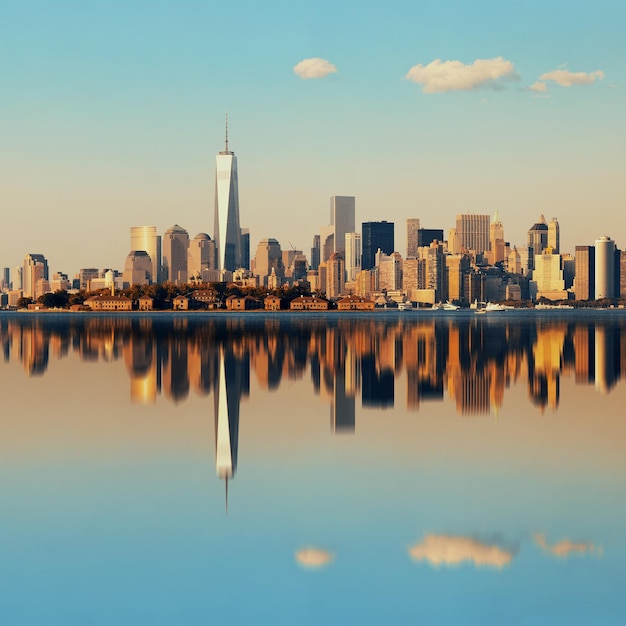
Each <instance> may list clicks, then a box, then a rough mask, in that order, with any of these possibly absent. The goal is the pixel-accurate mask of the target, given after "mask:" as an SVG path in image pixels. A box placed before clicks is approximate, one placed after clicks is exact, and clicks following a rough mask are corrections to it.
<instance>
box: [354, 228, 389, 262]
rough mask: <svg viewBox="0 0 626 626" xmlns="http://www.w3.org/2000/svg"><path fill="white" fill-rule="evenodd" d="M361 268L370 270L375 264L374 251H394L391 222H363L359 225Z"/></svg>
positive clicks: (386, 252) (387, 252)
mask: <svg viewBox="0 0 626 626" xmlns="http://www.w3.org/2000/svg"><path fill="white" fill-rule="evenodd" d="M361 246H362V250H363V253H362V257H361V269H364V270H371V269H373V268H374V267H375V265H376V253H377V252H378V250H381V251H382V252H384V253H385V254H393V252H394V224H393V222H387V221H382V222H363V224H362V227H361Z"/></svg>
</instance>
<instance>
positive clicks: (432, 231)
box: [415, 228, 443, 256]
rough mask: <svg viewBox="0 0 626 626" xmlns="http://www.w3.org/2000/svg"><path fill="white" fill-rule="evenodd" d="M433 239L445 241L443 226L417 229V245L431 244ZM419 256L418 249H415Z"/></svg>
mask: <svg viewBox="0 0 626 626" xmlns="http://www.w3.org/2000/svg"><path fill="white" fill-rule="evenodd" d="M433 241H438V242H439V243H442V242H443V230H442V229H441V228H420V229H419V230H418V231H417V247H418V248H423V247H424V246H430V244H431V243H432V242H433ZM415 253H416V256H417V250H416V251H415Z"/></svg>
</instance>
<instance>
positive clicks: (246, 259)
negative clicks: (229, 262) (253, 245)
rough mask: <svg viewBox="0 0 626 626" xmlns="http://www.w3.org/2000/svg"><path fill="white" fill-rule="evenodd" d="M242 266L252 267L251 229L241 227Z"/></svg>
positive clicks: (245, 267)
mask: <svg viewBox="0 0 626 626" xmlns="http://www.w3.org/2000/svg"><path fill="white" fill-rule="evenodd" d="M241 267H243V268H244V269H246V270H249V269H250V229H249V228H242V229H241Z"/></svg>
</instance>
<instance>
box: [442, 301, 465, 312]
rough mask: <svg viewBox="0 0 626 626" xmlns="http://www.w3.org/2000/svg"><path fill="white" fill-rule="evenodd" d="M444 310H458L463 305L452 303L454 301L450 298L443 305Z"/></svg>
mask: <svg viewBox="0 0 626 626" xmlns="http://www.w3.org/2000/svg"><path fill="white" fill-rule="evenodd" d="M442 308H443V310H444V311H458V310H459V309H460V308H461V307H459V306H457V305H456V304H452V302H450V300H448V301H447V302H446V303H445V304H444V305H443V306H442Z"/></svg>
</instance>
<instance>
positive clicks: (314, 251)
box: [311, 235, 320, 270]
mask: <svg viewBox="0 0 626 626" xmlns="http://www.w3.org/2000/svg"><path fill="white" fill-rule="evenodd" d="M319 264H320V236H319V235H313V247H312V248H311V269H312V270H316V269H317V268H318V266H319Z"/></svg>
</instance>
